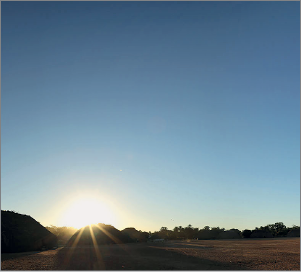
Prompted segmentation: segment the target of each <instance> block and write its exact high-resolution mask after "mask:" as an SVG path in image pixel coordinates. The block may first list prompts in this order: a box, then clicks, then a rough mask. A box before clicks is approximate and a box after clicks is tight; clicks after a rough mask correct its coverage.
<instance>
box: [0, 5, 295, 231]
mask: <svg viewBox="0 0 301 272" xmlns="http://www.w3.org/2000/svg"><path fill="white" fill-rule="evenodd" d="M1 50H2V51H1V71H2V72H1V102H2V103H1V117H2V118H1V143H2V145H1V209H2V210H14V211H16V212H19V213H21V214H27V215H30V216H32V217H33V218H34V219H36V220H37V221H39V222H40V223H41V224H42V225H43V226H49V225H56V226H63V225H72V224H73V225H74V224H75V222H84V218H85V216H90V217H91V216H93V220H94V219H95V220H96V221H97V222H99V223H107V224H112V225H113V226H115V227H116V228H117V229H120V230H121V229H124V228H126V227H135V228H136V229H138V230H143V231H155V230H159V229H160V228H161V227H162V226H164V227H167V228H168V229H173V228H174V227H175V226H183V227H186V226H187V225H188V224H191V225H192V226H193V227H199V228H203V227H204V226H206V225H207V226H210V227H217V226H219V227H223V228H225V229H230V228H238V229H240V230H244V229H253V228H255V227H260V226H265V225H267V224H273V223H275V222H283V223H284V224H285V225H286V226H287V227H291V226H292V225H300V3H299V2H277V1H275V2H56V1H55V2H34V1H33V2H1ZM92 200H93V201H94V202H93V201H92ZM81 201H82V202H81ZM85 201H86V202H85ZM89 201H90V202H89ZM79 203H86V204H82V205H81V204H79ZM87 203H88V204H87ZM89 203H90V204H91V203H92V204H91V205H90V206H89ZM93 203H94V204H93ZM95 203H97V204H95ZM80 207H82V208H80ZM68 218H69V219H68Z"/></svg>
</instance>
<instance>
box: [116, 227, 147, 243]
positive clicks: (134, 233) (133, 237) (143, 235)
mask: <svg viewBox="0 0 301 272" xmlns="http://www.w3.org/2000/svg"><path fill="white" fill-rule="evenodd" d="M121 232H122V233H123V234H124V235H125V236H128V237H129V242H132V241H135V242H146V241H147V239H148V236H149V234H148V233H147V232H142V231H138V230H136V229H135V228H125V229H124V230H122V231H121Z"/></svg>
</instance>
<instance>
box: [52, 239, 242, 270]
mask: <svg viewBox="0 0 301 272" xmlns="http://www.w3.org/2000/svg"><path fill="white" fill-rule="evenodd" d="M57 264H58V267H57V270H104V269H106V270H246V269H247V268H245V267H242V266H239V265H233V264H231V263H225V262H217V261H212V260H207V259H202V258H199V257H195V256H191V255H186V254H182V253H179V252H175V251H172V250H167V249H166V248H165V245H162V246H160V245H158V246H154V245H151V244H147V243H143V244H137V245H133V244H132V245H130V246H126V245H122V246H121V245H111V246H100V247H98V249H95V248H93V247H74V248H72V247H69V248H63V249H61V250H59V252H58V254H57Z"/></svg>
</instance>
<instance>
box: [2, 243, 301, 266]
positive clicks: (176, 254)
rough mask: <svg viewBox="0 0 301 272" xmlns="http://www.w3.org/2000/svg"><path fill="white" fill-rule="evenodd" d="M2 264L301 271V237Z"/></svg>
mask: <svg viewBox="0 0 301 272" xmlns="http://www.w3.org/2000/svg"><path fill="white" fill-rule="evenodd" d="M1 259H2V260H1V269H2V270H103V269H106V270H123V269H124V270H300V238H273V239H240V240H208V241H206V240H199V241H196V240H191V241H168V242H165V243H162V244H161V243H141V244H140V243H137V244H123V245H108V246H99V247H97V248H94V247H77V248H71V247H69V248H59V249H56V250H48V251H43V252H25V253H15V254H1Z"/></svg>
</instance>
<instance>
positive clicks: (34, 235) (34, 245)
mask: <svg viewBox="0 0 301 272" xmlns="http://www.w3.org/2000/svg"><path fill="white" fill-rule="evenodd" d="M56 246H57V237H56V236H55V235H54V234H52V233H51V232H50V231H48V230H47V229H46V228H44V227H43V226H42V225H41V224H40V223H39V222H37V221H36V220H34V219H33V218H32V217H30V216H28V215H24V214H18V213H15V212H13V211H2V210H1V253H9V252H10V253H12V252H24V251H35V250H41V249H43V248H45V249H51V248H53V247H56Z"/></svg>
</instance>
